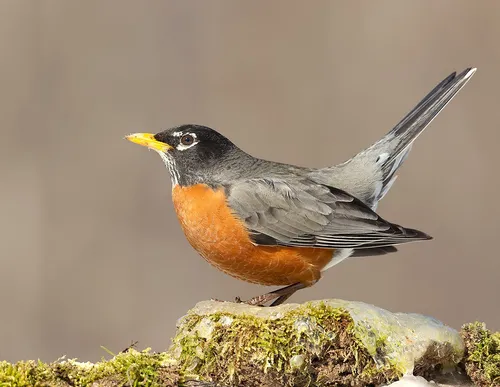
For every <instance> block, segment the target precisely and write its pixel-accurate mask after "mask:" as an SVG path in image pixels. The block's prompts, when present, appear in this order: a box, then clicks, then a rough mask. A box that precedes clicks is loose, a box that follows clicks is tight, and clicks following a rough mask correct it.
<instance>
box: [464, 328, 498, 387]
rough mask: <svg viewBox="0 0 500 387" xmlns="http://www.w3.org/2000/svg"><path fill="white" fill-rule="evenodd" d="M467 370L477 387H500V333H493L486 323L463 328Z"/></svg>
mask: <svg viewBox="0 0 500 387" xmlns="http://www.w3.org/2000/svg"><path fill="white" fill-rule="evenodd" d="M462 337H463V339H464V342H465V347H466V356H465V369H466V371H467V374H468V375H469V376H470V378H471V379H472V381H473V382H474V383H475V384H476V385H477V386H500V332H496V333H492V332H491V331H489V330H488V329H486V325H485V324H484V323H480V322H475V323H471V324H467V325H464V326H463V327H462Z"/></svg>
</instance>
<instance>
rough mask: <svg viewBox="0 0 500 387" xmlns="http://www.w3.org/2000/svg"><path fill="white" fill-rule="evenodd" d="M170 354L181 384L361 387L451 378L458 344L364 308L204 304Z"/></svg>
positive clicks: (447, 331) (327, 303)
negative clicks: (413, 377)
mask: <svg viewBox="0 0 500 387" xmlns="http://www.w3.org/2000/svg"><path fill="white" fill-rule="evenodd" d="M171 351H172V354H173V356H174V357H175V358H176V359H177V360H178V361H179V364H180V365H181V369H182V370H183V372H184V374H185V377H186V378H189V377H190V375H191V376H192V377H195V378H203V379H205V380H209V381H213V382H216V383H220V384H226V385H245V386H246V385H254V384H253V383H256V384H255V385H268V384H269V385H271V384H270V383H271V381H272V382H273V383H276V381H279V383H281V385H283V386H286V385H290V386H294V385H304V386H306V385H315V386H322V385H324V386H327V385H340V386H342V385H344V386H362V385H369V384H374V385H378V384H382V383H388V382H390V381H393V380H397V379H398V378H399V377H401V376H402V375H403V374H405V373H408V372H412V371H414V372H415V373H416V374H421V375H426V376H428V375H432V374H435V373H437V372H440V371H441V370H443V369H448V370H452V369H453V368H454V367H455V366H456V365H457V364H458V363H459V362H460V360H461V358H462V354H463V342H462V340H461V338H460V335H459V333H458V332H456V331H455V330H453V329H451V328H449V327H447V326H445V325H443V324H442V323H440V322H438V321H437V320H435V319H432V318H430V317H426V316H421V315H416V314H402V313H390V312H388V311H386V310H383V309H380V308H377V307H375V306H372V305H368V304H365V303H361V302H347V301H342V300H324V301H314V302H309V303H306V304H304V305H297V304H286V305H281V306H279V307H274V308H261V307H251V306H248V305H244V304H235V303H224V302H217V301H205V302H201V303H199V304H198V305H196V307H195V308H194V309H192V310H191V311H190V312H189V313H188V314H187V315H186V316H185V317H184V318H182V319H181V320H180V321H179V323H178V331H177V335H176V337H175V338H174V342H173V346H172V348H171ZM248 383H251V384H248Z"/></svg>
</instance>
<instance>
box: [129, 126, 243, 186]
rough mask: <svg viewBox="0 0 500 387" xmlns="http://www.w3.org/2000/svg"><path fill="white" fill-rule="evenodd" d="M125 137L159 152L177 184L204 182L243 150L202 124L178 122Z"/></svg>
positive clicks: (229, 165)
mask: <svg viewBox="0 0 500 387" xmlns="http://www.w3.org/2000/svg"><path fill="white" fill-rule="evenodd" d="M126 139H127V140H129V141H131V142H134V143H136V144H139V145H142V146H146V147H148V148H149V149H153V150H154V151H156V152H158V154H159V155H160V156H161V158H162V159H163V161H164V163H165V165H166V166H167V168H168V169H169V171H170V174H171V177H172V182H173V183H174V184H180V185H189V184H194V183H197V182H205V181H203V180H207V179H209V178H210V177H213V176H216V175H218V174H220V172H221V170H224V169H226V168H228V167H229V168H231V164H232V163H231V160H233V159H237V158H238V156H241V154H244V152H242V151H241V150H240V149H239V148H238V147H237V146H236V145H234V144H233V143H232V142H231V141H230V140H228V139H227V138H226V137H224V136H223V135H222V134H220V133H218V132H217V131H216V130H214V129H211V128H209V127H206V126H201V125H181V126H177V127H174V128H170V129H167V130H164V131H162V132H159V133H156V134H151V133H135V134H131V135H129V136H127V137H126ZM235 156H236V157H235Z"/></svg>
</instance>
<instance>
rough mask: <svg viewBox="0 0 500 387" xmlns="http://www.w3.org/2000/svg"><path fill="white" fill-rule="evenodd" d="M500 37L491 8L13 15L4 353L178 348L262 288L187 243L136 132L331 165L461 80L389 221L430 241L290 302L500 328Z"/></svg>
mask: <svg viewBox="0 0 500 387" xmlns="http://www.w3.org/2000/svg"><path fill="white" fill-rule="evenodd" d="M499 37H500V3H498V2H495V1H493V0H492V1H482V2H472V1H458V0H457V1H451V0H449V1H439V2H437V1H433V0H426V1H421V0H418V1H417V0H414V1H401V0H393V1H379V2H371V1H350V2H347V1H345V2H340V1H312V2H305V1H273V2H267V1H252V2H251V1H230V0H228V1H210V2H208V1H206V2H203V1H118V0H116V1H112V0H109V1H97V0H87V1H80V2H76V1H66V0H60V1H57V0H46V1H35V0H33V1H23V0H4V1H2V2H0V53H1V56H0V64H1V72H0V80H1V88H0V99H1V101H0V102H1V103H0V117H1V120H2V125H1V134H2V136H1V144H2V151H1V152H0V158H1V163H0V168H1V189H0V209H1V218H0V235H1V243H0V254H1V255H0V271H1V280H0V296H1V302H2V307H1V311H0V314H1V317H0V359H6V360H10V361H15V360H19V359H28V358H41V359H43V360H45V361H51V360H55V359H56V358H58V357H59V356H61V355H63V354H66V355H67V356H69V357H78V358H80V359H82V360H98V359H99V358H100V357H101V356H107V354H106V353H105V352H104V351H103V350H102V349H101V348H100V346H101V345H103V346H105V347H107V348H109V349H110V350H112V351H115V352H117V351H120V350H122V349H123V348H124V347H126V346H127V345H128V344H130V342H131V341H132V340H138V341H139V348H144V347H148V346H151V347H152V348H153V349H154V350H163V349H165V348H167V347H168V345H169V340H170V337H171V336H172V335H173V334H174V331H175V322H176V320H177V318H179V317H180V316H182V315H183V314H184V313H185V312H186V311H187V310H188V309H189V308H191V307H192V306H193V305H194V304H195V303H196V302H197V301H200V300H204V299H208V298H211V297H216V298H221V299H227V300H232V299H233V297H234V296H241V297H242V298H248V297H251V296H255V295H257V294H260V293H263V292H265V291H267V290H268V289H269V288H265V287H260V286H256V285H249V284H245V283H243V282H239V281H237V280H235V279H232V278H230V277H228V276H226V275H224V274H222V273H220V272H218V271H217V270H216V269H214V268H212V267H211V266H209V265H208V264H207V263H206V262H205V261H204V260H203V259H202V258H200V257H199V256H198V255H197V253H196V252H195V251H194V250H192V249H191V247H190V246H189V245H188V243H187V242H186V240H185V239H184V236H183V234H182V232H181V229H180V227H179V226H178V223H177V219H176V217H175V214H174V211H173V208H172V205H171V199H170V190H171V187H170V178H169V176H168V173H167V170H166V169H165V167H164V166H163V164H162V162H161V160H160V158H159V157H158V156H157V155H156V154H155V153H154V152H147V151H146V149H144V148H141V147H138V146H136V145H133V144H131V143H129V142H127V141H125V140H124V139H123V137H124V135H126V134H129V133H131V132H136V131H151V132H157V131H160V130H162V129H165V128H167V127H170V126H174V125H177V124H181V123H200V124H206V125H209V126H212V127H214V128H217V129H218V130H220V131H221V132H222V133H224V134H225V135H227V136H228V137H229V138H230V139H232V140H233V141H234V142H236V144H238V145H240V146H241V147H242V148H244V149H245V150H246V151H248V152H250V153H252V154H254V155H256V156H259V157H262V158H268V159H273V160H277V161H283V162H290V163H295V164H302V165H308V166H325V165H331V164H335V163H338V162H341V161H344V160H345V159H347V158H349V157H350V156H352V155H353V154H355V153H356V152H358V151H359V150H361V149H362V148H364V147H366V146H368V145H370V144H371V143H372V142H374V141H376V140H378V139H379V138H380V137H381V136H382V135H383V134H384V133H385V132H386V131H388V130H389V129H390V128H391V127H392V126H393V125H394V124H396V123H397V121H398V120H399V119H400V118H402V116H403V115H404V114H405V113H406V112H407V111H409V110H410V109H411V108H412V107H413V106H414V105H415V104H416V103H417V102H418V101H419V100H420V98H422V97H423V96H424V95H425V94H426V93H427V92H428V91H429V90H430V89H431V88H433V87H434V86H435V85H436V84H437V83H438V82H439V81H440V80H441V79H442V78H444V77H445V76H447V75H448V74H449V73H450V72H452V71H453V70H462V69H463V68H465V67H467V66H477V67H478V69H479V70H478V72H477V73H476V75H475V76H474V77H473V79H472V80H471V82H470V83H469V84H468V85H467V86H466V87H465V88H464V89H463V90H462V92H461V93H460V94H459V95H458V96H457V98H456V99H455V100H453V102H452V103H451V104H450V105H448V107H447V108H446V109H445V110H444V112H443V113H442V114H441V115H440V116H439V117H438V118H437V119H436V120H435V121H434V122H433V123H432V124H431V126H430V127H429V129H428V131H426V132H425V133H424V135H423V136H422V137H421V138H419V140H418V141H417V143H416V146H415V147H414V148H413V152H412V154H411V156H410V158H409V159H408V160H407V162H406V164H405V166H404V167H403V168H402V170H401V173H400V178H399V180H398V181H397V183H396V184H395V186H394V187H393V189H392V191H391V192H390V194H389V195H388V196H386V198H385V199H384V201H383V202H382V203H381V206H380V207H379V212H380V213H381V215H382V216H384V217H385V218H387V219H389V220H391V221H394V222H396V223H400V224H404V225H406V226H409V227H416V228H419V229H422V230H424V231H426V232H428V233H429V234H431V235H433V236H434V238H435V239H434V240H433V241H431V242H427V243H417V244H411V245H407V246H403V247H401V249H400V252H399V253H398V254H392V255H387V256H384V257H379V258H372V259H370V258H366V259H353V260H348V261H346V262H343V263H342V264H341V265H339V266H336V267H335V269H333V270H330V271H328V273H327V274H326V275H325V276H324V278H323V279H322V280H321V281H320V282H319V283H318V284H317V285H316V286H314V287H313V288H311V289H308V290H304V291H301V292H299V293H297V294H296V295H295V296H294V297H293V298H292V299H291V301H292V302H302V301H305V300H310V299H321V298H328V297H336V298H344V299H350V300H361V301H365V302H369V303H374V304H376V305H379V306H381V307H384V308H388V309H390V310H393V311H408V312H410V311H411V312H418V313H424V314H428V315H432V316H434V317H436V318H439V319H441V320H443V321H444V322H446V323H448V324H450V325H451V326H453V327H455V328H459V327H460V326H461V324H462V323H465V322H468V321H473V320H476V319H479V320H482V321H485V322H486V323H487V324H488V326H489V327H490V328H492V329H496V330H498V329H500V310H499V307H498V295H499V286H500V285H499V272H500V260H499V257H498V248H497V246H496V242H497V241H498V238H499V235H498V231H499V227H500V226H499V225H498V216H499V215H500V211H499V210H500V205H499V201H498V189H499V187H500V181H499V180H500V177H499V173H498V168H499V166H500V162H499V158H500V155H499V152H498V141H499V140H500V128H499V122H500V108H499V106H498V101H499V86H500V79H499V75H498V74H499V68H500V49H499V42H498V38H499Z"/></svg>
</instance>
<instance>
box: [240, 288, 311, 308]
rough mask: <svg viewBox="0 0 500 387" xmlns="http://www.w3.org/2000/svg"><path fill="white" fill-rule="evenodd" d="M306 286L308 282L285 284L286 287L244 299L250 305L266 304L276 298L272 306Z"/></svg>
mask: <svg viewBox="0 0 500 387" xmlns="http://www.w3.org/2000/svg"><path fill="white" fill-rule="evenodd" d="M305 287H307V285H306V284H303V283H301V282H297V283H295V284H293V285H289V286H285V287H284V288H280V289H278V290H274V291H272V292H269V293H266V294H262V295H260V296H257V297H253V298H251V299H249V300H248V301H244V303H245V304H248V305H256V306H264V304H266V303H268V302H269V301H272V300H276V301H274V302H273V303H272V304H271V306H276V305H279V304H281V303H283V302H285V301H286V300H287V299H288V298H289V297H290V296H291V295H292V294H293V293H295V292H296V291H297V290H300V289H304V288H305Z"/></svg>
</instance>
